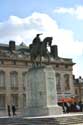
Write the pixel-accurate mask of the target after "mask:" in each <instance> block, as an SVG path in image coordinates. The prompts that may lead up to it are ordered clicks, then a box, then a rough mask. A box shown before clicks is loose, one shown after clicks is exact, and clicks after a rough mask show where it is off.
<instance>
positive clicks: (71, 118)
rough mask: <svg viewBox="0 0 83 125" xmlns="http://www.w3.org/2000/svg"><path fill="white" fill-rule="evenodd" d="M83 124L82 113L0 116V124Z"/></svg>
mask: <svg viewBox="0 0 83 125" xmlns="http://www.w3.org/2000/svg"><path fill="white" fill-rule="evenodd" d="M80 123H82V124H83V115H82V114H79V115H75V114H74V115H67V116H66V115H65V116H64V115H63V116H60V117H57V116H56V117H55V116H52V117H49V116H47V117H38V118H37V117H35V118H29V117H25V118H23V117H10V118H5V117H4V118H0V125H73V124H75V125H76V124H77V125H79V124H80Z"/></svg>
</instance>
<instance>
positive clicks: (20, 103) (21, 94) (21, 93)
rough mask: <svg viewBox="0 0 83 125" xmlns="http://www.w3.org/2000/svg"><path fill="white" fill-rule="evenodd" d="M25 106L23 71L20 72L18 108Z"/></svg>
mask: <svg viewBox="0 0 83 125" xmlns="http://www.w3.org/2000/svg"><path fill="white" fill-rule="evenodd" d="M22 108H23V83H22V72H21V71H19V72H18V109H19V110H22Z"/></svg>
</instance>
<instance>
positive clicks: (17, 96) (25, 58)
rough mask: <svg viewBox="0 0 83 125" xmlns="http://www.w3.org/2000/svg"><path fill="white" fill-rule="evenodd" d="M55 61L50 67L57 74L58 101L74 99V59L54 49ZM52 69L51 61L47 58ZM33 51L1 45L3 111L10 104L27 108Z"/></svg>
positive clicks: (0, 79) (12, 42) (1, 101)
mask: <svg viewBox="0 0 83 125" xmlns="http://www.w3.org/2000/svg"><path fill="white" fill-rule="evenodd" d="M52 51H53V53H55V54H54V57H52V58H51V62H50V65H52V66H53V69H54V70H55V76H56V83H57V93H58V100H59V98H61V97H62V96H66V97H72V96H74V94H75V93H74V86H73V77H72V76H73V75H72V70H73V65H74V63H73V62H72V59H67V58H61V57H59V56H58V48H57V46H55V47H54V48H53V49H52ZM42 63H44V64H46V65H48V63H47V59H44V58H43V62H42ZM31 65H32V63H31V61H30V53H29V48H28V47H27V46H26V45H25V44H24V43H21V44H20V45H18V46H16V45H15V42H14V41H10V42H9V44H8V45H7V44H0V109H5V108H6V107H7V104H10V105H12V104H15V105H16V107H17V108H18V109H19V110H20V109H23V108H24V107H25V106H26V84H27V71H28V69H29V68H30V67H31Z"/></svg>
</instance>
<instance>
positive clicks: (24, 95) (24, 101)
mask: <svg viewBox="0 0 83 125" xmlns="http://www.w3.org/2000/svg"><path fill="white" fill-rule="evenodd" d="M25 106H26V94H23V107H25Z"/></svg>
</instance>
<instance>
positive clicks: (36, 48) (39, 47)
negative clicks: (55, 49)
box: [29, 37, 52, 64]
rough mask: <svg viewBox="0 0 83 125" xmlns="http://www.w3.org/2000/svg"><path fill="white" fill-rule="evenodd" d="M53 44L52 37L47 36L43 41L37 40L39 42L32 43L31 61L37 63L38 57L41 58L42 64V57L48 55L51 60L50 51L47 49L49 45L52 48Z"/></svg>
mask: <svg viewBox="0 0 83 125" xmlns="http://www.w3.org/2000/svg"><path fill="white" fill-rule="evenodd" d="M51 44H52V37H46V38H44V40H43V41H42V42H41V41H40V42H37V43H35V44H34V43H32V44H30V46H29V48H30V57H31V61H32V63H33V64H35V63H37V60H36V59H37V58H39V61H38V62H39V63H40V64H41V62H42V57H45V58H46V57H47V58H48V62H49V56H50V54H49V52H48V49H47V46H49V47H50V48H51Z"/></svg>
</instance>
